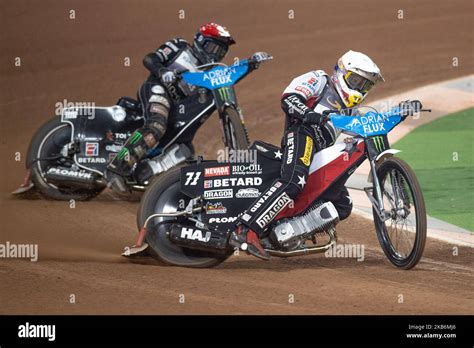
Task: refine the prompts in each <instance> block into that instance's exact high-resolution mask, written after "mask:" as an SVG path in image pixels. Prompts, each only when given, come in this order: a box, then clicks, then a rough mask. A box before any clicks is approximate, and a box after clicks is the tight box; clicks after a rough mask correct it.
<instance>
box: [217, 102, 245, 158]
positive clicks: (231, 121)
mask: <svg viewBox="0 0 474 348" xmlns="http://www.w3.org/2000/svg"><path fill="white" fill-rule="evenodd" d="M223 122H224V142H225V146H227V147H228V148H229V149H232V150H247V149H248V148H249V137H248V134H247V129H246V128H245V125H244V124H243V122H242V119H241V118H240V115H239V112H238V111H237V110H236V109H235V108H234V107H228V108H226V109H225V110H224V116H223Z"/></svg>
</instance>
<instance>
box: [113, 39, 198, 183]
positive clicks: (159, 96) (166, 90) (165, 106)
mask: <svg viewBox="0 0 474 348" xmlns="http://www.w3.org/2000/svg"><path fill="white" fill-rule="evenodd" d="M143 64H144V66H145V67H146V68H147V69H148V70H149V71H150V75H149V77H148V78H147V80H146V81H145V83H144V84H143V85H142V86H141V87H140V89H139V91H138V99H139V101H140V103H141V106H142V110H143V114H144V118H145V124H144V126H143V127H142V128H140V129H138V130H137V131H135V132H134V133H133V134H132V136H131V137H130V138H129V139H128V140H127V142H126V143H125V144H124V146H123V148H122V150H121V151H120V152H119V153H118V154H117V156H116V157H115V158H114V160H113V161H112V162H111V163H110V164H109V166H108V169H109V170H112V171H113V172H115V173H117V174H119V175H121V176H129V175H130V174H131V171H132V168H133V166H134V164H135V163H137V162H138V161H140V160H141V159H142V158H144V157H145V156H146V155H147V154H148V153H149V151H150V150H152V149H153V148H155V147H156V146H157V145H158V142H159V141H160V139H161V138H162V137H163V135H164V134H165V132H166V129H167V126H168V116H169V111H170V108H171V105H172V103H174V102H176V101H179V100H181V99H183V98H186V97H187V96H188V95H189V94H190V93H192V87H190V86H188V85H187V84H186V83H184V82H183V81H176V83H173V84H170V85H165V84H163V83H162V81H161V76H162V75H163V74H164V73H165V72H167V71H170V70H185V69H193V68H194V67H196V66H198V65H199V64H200V61H199V60H198V59H197V58H196V56H195V55H194V53H193V49H192V47H191V46H190V45H189V44H188V43H187V42H186V41H185V40H184V39H180V38H178V39H174V40H170V41H167V42H166V43H164V44H163V45H161V46H160V47H159V48H158V49H157V50H156V51H155V52H152V53H149V54H147V55H146V56H145V58H144V59H143Z"/></svg>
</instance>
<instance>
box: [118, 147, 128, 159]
mask: <svg viewBox="0 0 474 348" xmlns="http://www.w3.org/2000/svg"><path fill="white" fill-rule="evenodd" d="M127 154H128V149H127V148H126V147H122V150H120V152H119V153H118V154H117V159H119V160H121V159H123V158H124V157H125V156H126V155H127Z"/></svg>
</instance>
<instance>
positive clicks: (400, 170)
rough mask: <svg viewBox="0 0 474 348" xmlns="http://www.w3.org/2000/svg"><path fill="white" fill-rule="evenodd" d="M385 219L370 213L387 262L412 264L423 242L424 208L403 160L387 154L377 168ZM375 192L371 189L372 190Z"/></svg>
mask: <svg viewBox="0 0 474 348" xmlns="http://www.w3.org/2000/svg"><path fill="white" fill-rule="evenodd" d="M377 176H378V180H379V183H380V188H381V192H382V196H383V203H384V208H385V211H386V212H387V213H388V214H389V216H390V217H389V219H388V220H386V221H382V220H381V219H380V218H379V217H378V215H377V214H376V213H375V211H374V212H373V215H374V223H375V230H376V232H377V238H378V240H379V243H380V245H381V247H382V250H383V252H384V253H385V255H386V256H387V258H388V259H389V260H390V262H391V263H392V264H393V265H395V266H396V267H398V268H401V269H410V268H413V267H414V266H416V264H417V263H418V262H419V261H420V258H421V256H422V254H423V250H424V248H425V242H426V226H427V222H426V208H425V202H424V199H423V194H422V191H421V187H420V184H419V183H418V179H417V178H416V175H415V173H414V172H413V170H412V169H411V168H410V166H409V165H408V164H407V163H406V162H405V161H403V160H401V159H399V158H396V157H390V158H389V159H387V160H385V161H384V162H382V164H381V165H380V166H379V167H378V168H377ZM374 192H375V190H374Z"/></svg>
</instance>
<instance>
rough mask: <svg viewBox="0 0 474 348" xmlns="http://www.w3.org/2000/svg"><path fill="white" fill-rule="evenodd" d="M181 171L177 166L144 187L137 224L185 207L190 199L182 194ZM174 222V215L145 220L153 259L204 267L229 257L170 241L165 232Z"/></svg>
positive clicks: (173, 263) (165, 262) (169, 263)
mask: <svg viewBox="0 0 474 348" xmlns="http://www.w3.org/2000/svg"><path fill="white" fill-rule="evenodd" d="M180 171H181V168H179V167H175V168H172V169H170V170H168V171H167V172H165V173H163V174H161V175H160V176H158V177H157V178H156V179H155V180H154V181H153V182H152V184H151V185H150V186H149V187H148V188H147V190H146V191H145V193H144V194H143V196H142V199H141V202H140V206H139V208H138V216H137V220H138V221H137V222H138V225H139V226H143V225H144V224H145V221H146V219H147V218H148V217H149V216H150V215H152V214H155V213H171V212H176V211H177V210H183V209H184V208H185V207H186V205H187V204H188V202H189V200H190V198H189V197H188V196H186V195H184V194H183V193H181V183H180V177H181V175H180V174H181V172H180ZM173 221H174V219H173V218H163V217H157V218H154V219H153V220H151V221H150V222H149V223H148V226H147V234H146V242H147V243H148V245H149V248H148V252H149V253H150V255H151V256H152V257H153V258H155V259H156V260H158V261H160V262H161V263H163V264H166V265H175V266H183V267H194V268H204V267H213V266H216V265H218V264H219V263H221V262H222V261H224V260H225V259H227V257H228V256H229V255H228V254H225V255H220V254H213V253H209V252H204V251H200V250H191V249H188V248H183V247H180V246H177V245H175V244H173V243H172V242H171V241H170V240H169V238H168V235H167V232H168V230H169V227H170V224H171V223H173Z"/></svg>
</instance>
